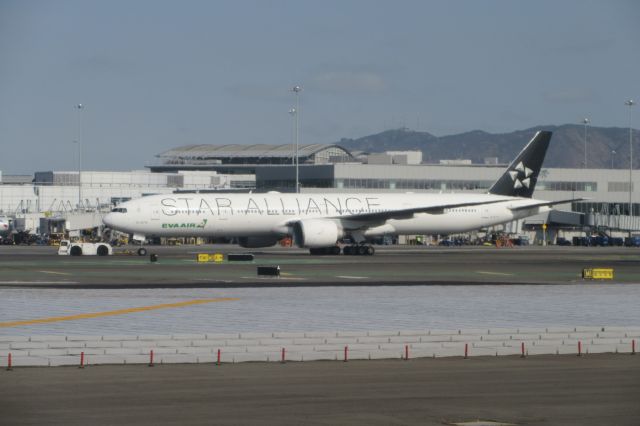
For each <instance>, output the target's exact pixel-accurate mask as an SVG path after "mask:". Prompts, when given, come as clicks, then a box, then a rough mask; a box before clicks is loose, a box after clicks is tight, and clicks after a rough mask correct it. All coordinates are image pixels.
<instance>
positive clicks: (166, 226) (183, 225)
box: [162, 219, 207, 229]
mask: <svg viewBox="0 0 640 426" xmlns="http://www.w3.org/2000/svg"><path fill="white" fill-rule="evenodd" d="M206 225H207V219H202V222H200V223H193V222H191V223H188V222H183V223H163V224H162V228H164V229H173V228H199V229H204V227H205V226H206Z"/></svg>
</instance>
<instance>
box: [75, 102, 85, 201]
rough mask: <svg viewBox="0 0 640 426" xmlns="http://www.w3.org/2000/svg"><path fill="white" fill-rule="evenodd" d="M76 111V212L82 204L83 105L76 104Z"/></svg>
mask: <svg viewBox="0 0 640 426" xmlns="http://www.w3.org/2000/svg"><path fill="white" fill-rule="evenodd" d="M74 108H75V109H76V110H78V210H80V205H81V204H82V110H83V109H84V105H82V104H78V105H76V106H75V107H74Z"/></svg>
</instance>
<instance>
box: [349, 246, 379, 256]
mask: <svg viewBox="0 0 640 426" xmlns="http://www.w3.org/2000/svg"><path fill="white" fill-rule="evenodd" d="M342 252H343V253H344V254H345V255H357V256H373V255H374V253H375V252H376V249H374V248H373V246H370V245H367V244H354V245H350V246H344V248H343V249H342Z"/></svg>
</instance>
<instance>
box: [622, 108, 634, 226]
mask: <svg viewBox="0 0 640 426" xmlns="http://www.w3.org/2000/svg"><path fill="white" fill-rule="evenodd" d="M624 104H625V105H626V106H628V107H629V217H632V216H633V204H632V202H631V201H632V200H631V192H632V188H631V186H632V185H633V179H632V178H633V133H632V128H631V107H633V106H634V105H635V104H636V103H635V102H634V101H633V99H629V100H628V101H626V102H625V103H624ZM629 233H631V226H629ZM629 235H631V234H629Z"/></svg>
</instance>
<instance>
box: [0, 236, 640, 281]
mask: <svg viewBox="0 0 640 426" xmlns="http://www.w3.org/2000/svg"><path fill="white" fill-rule="evenodd" d="M148 250H149V253H154V254H157V255H158V258H159V259H158V261H157V262H155V263H152V262H150V260H149V257H148V256H145V257H139V256H124V255H116V256H111V257H96V256H83V257H68V256H57V255H56V249H55V248H53V247H11V246H0V270H1V271H2V273H1V275H0V287H54V288H64V287H67V288H82V287H87V288H99V287H104V288H114V287H124V288H136V287H137V288H157V287H176V288H185V287H191V288H193V287H202V288H234V287H302V286H327V285H331V286H340V285H348V286H360V285H362V286H372V285H450V284H495V285H499V284H573V283H581V284H582V283H583V281H582V279H581V272H582V269H583V268H593V267H607V268H614V269H615V280H614V282H616V283H632V284H637V283H640V267H638V266H639V265H640V249H636V248H624V247H622V248H614V247H603V248H584V247H516V248H512V249H496V248H494V247H452V248H440V247H378V248H377V253H376V255H375V256H344V255H341V256H310V255H309V254H308V252H307V251H306V250H299V249H293V248H273V249H258V250H248V249H239V248H238V247H234V246H226V245H225V246H182V247H159V246H149V247H148ZM120 251H122V250H120ZM218 252H220V253H223V254H227V253H230V252H231V253H238V252H242V253H253V254H254V255H255V260H254V261H253V262H226V261H225V262H223V263H220V264H216V263H197V262H196V255H197V253H218ZM258 266H280V268H281V276H280V277H279V278H269V277H258V276H257V273H256V270H257V267H258Z"/></svg>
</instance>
